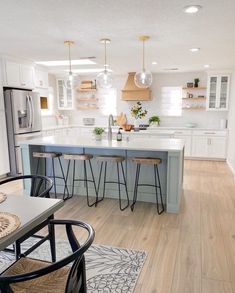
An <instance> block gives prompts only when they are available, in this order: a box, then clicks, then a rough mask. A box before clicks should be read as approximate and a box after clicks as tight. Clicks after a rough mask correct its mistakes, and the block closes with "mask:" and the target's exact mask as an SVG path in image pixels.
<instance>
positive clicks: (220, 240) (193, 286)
mask: <svg viewBox="0 0 235 293" xmlns="http://www.w3.org/2000/svg"><path fill="white" fill-rule="evenodd" d="M14 188H17V186H13V187H12V189H13V190H14ZM56 217H57V218H63V219H79V220H84V221H86V222H88V223H90V224H91V225H92V226H93V227H94V229H95V231H96V237H95V243H97V244H106V245H112V246H119V247H125V248H133V249H142V250H145V251H147V253H148V257H147V261H146V263H145V266H144V268H143V270H142V273H141V275H140V277H139V280H138V284H137V287H136V289H135V293H140V292H141V293H232V292H235V181H234V179H233V176H232V174H231V173H230V171H229V168H228V166H227V165H226V163H224V162H209V161H189V160H188V161H185V174H184V194H183V197H182V205H181V213H180V214H178V215H175V214H163V215H160V216H159V215H158V214H157V212H156V207H155V205H154V204H149V203H137V204H136V207H135V211H134V213H132V212H131V211H130V210H129V209H128V210H126V211H124V212H121V211H120V210H119V208H118V202H117V201H116V200H111V199H105V200H104V201H103V202H102V203H100V204H99V206H98V207H97V208H89V207H87V206H86V200H85V198H83V197H78V196H75V197H74V198H73V199H71V200H69V201H67V202H66V204H65V206H64V207H63V208H62V209H61V210H60V211H59V212H58V213H57V214H56ZM59 237H63V235H62V232H59Z"/></svg>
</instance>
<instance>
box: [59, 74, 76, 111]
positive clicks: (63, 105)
mask: <svg viewBox="0 0 235 293" xmlns="http://www.w3.org/2000/svg"><path fill="white" fill-rule="evenodd" d="M57 99H58V109H59V110H72V109H73V89H72V88H71V87H68V86H66V80H64V79H57Z"/></svg>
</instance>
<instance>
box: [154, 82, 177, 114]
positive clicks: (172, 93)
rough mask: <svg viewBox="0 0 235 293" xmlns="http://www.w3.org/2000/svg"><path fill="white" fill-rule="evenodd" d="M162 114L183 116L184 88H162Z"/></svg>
mask: <svg viewBox="0 0 235 293" xmlns="http://www.w3.org/2000/svg"><path fill="white" fill-rule="evenodd" d="M159 105H160V109H159V110H160V111H159V112H160V113H159V115H162V116H181V115H182V88H181V87H173V86H172V87H171V86H166V87H162V88H161V97H160V103H159Z"/></svg>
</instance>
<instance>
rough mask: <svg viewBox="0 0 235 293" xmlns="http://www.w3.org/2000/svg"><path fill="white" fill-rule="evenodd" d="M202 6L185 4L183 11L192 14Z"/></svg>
mask: <svg viewBox="0 0 235 293" xmlns="http://www.w3.org/2000/svg"><path fill="white" fill-rule="evenodd" d="M201 8H202V7H201V6H200V5H187V6H185V7H184V12H185V13H189V14H193V13H197V12H198V11H199V9H201Z"/></svg>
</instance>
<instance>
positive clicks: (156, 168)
mask: <svg viewBox="0 0 235 293" xmlns="http://www.w3.org/2000/svg"><path fill="white" fill-rule="evenodd" d="M154 167H155V178H156V171H157V179H158V188H159V191H160V200H161V205H162V210H161V211H160V212H159V207H158V200H157V211H158V214H159V215H160V214H162V213H163V212H164V210H165V209H164V204H163V199H162V188H161V181H160V176H159V171H158V166H157V165H154ZM155 185H156V179H155ZM156 196H157V197H158V194H157V193H156Z"/></svg>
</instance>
